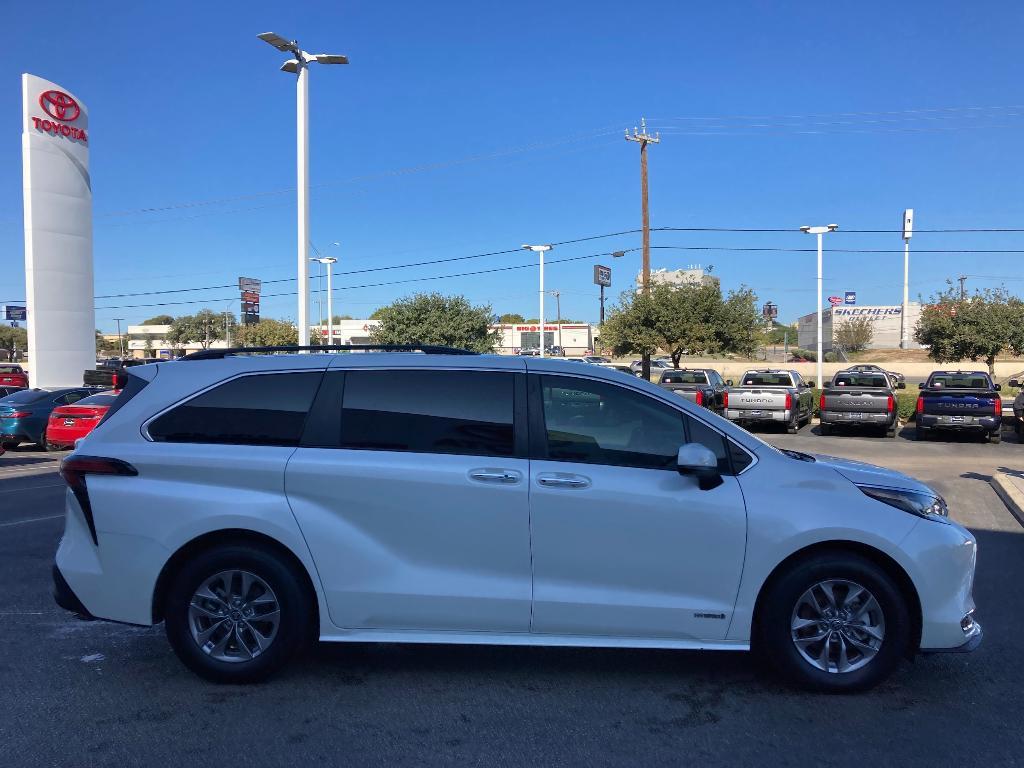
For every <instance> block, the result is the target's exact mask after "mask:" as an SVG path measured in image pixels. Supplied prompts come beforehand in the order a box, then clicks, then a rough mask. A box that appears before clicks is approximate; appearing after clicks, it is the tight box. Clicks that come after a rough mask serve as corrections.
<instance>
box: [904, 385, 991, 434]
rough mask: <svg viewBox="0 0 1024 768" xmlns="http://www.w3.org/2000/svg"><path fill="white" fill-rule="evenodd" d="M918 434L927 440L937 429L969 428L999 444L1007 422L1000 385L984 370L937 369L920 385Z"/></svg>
mask: <svg viewBox="0 0 1024 768" xmlns="http://www.w3.org/2000/svg"><path fill="white" fill-rule="evenodd" d="M918 386H919V387H920V388H921V393H920V395H919V396H918V398H917V414H916V416H915V419H916V421H917V430H916V436H917V439H918V440H926V439H927V438H928V437H929V436H930V435H931V434H932V433H933V432H935V431H937V430H968V431H972V432H977V433H978V434H979V435H981V437H982V439H984V440H987V441H988V442H990V443H998V442H999V441H1000V439H1001V434H1000V428H1001V426H1002V422H1003V402H1002V399H1001V398H1000V397H999V389H1000V387H999V385H998V384H993V383H992V379H991V378H990V377H989V375H988V374H987V373H983V372H981V371H934V372H933V373H932V374H931V376H929V377H928V381H926V382H924V383H923V384H919V385H918Z"/></svg>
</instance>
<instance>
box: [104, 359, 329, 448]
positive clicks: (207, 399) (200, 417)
mask: <svg viewBox="0 0 1024 768" xmlns="http://www.w3.org/2000/svg"><path fill="white" fill-rule="evenodd" d="M322 377H323V373H322V372H320V371H316V372H310V373H274V374H260V375H258V376H243V377H241V378H238V379H233V380H231V381H229V382H226V383H224V384H221V385H220V386H218V387H215V388H214V389H211V390H210V391H208V392H204V393H203V394H201V395H199V396H198V397H194V398H192V399H191V400H189V401H188V402H186V403H183V404H182V405H179V406H178V407H177V408H175V409H174V410H171V411H168V412H167V413H165V414H164V415H163V416H160V417H159V418H157V419H156V420H155V421H153V423H152V424H150V426H149V435H150V437H152V438H153V439H154V440H158V441H163V442H169V443H232V444H244V445H298V442H299V437H300V435H301V434H302V425H303V424H304V423H305V420H306V414H307V413H308V412H309V408H310V406H311V405H312V403H313V396H314V395H315V394H316V389H317V386H318V385H319V384H320V379H321V378H322ZM131 378H135V377H131ZM126 389H127V388H126ZM108 413H109V412H108Z"/></svg>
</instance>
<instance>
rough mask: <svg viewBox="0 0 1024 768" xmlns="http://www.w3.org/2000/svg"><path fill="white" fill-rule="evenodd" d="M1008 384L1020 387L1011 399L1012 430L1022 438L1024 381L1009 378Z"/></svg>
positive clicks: (1023, 436) (1023, 426)
mask: <svg viewBox="0 0 1024 768" xmlns="http://www.w3.org/2000/svg"><path fill="white" fill-rule="evenodd" d="M1010 386H1011V387H1021V388H1022V389H1021V390H1020V392H1018V393H1017V397H1016V398H1014V400H1013V431H1014V432H1016V433H1017V437H1020V438H1024V381H1022V380H1020V379H1010Z"/></svg>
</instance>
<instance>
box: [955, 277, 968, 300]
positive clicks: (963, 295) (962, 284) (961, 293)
mask: <svg viewBox="0 0 1024 768" xmlns="http://www.w3.org/2000/svg"><path fill="white" fill-rule="evenodd" d="M957 280H959V281H960V301H963V300H964V297H965V296H966V293H965V292H964V283H966V282H967V275H960V277H958V278H957Z"/></svg>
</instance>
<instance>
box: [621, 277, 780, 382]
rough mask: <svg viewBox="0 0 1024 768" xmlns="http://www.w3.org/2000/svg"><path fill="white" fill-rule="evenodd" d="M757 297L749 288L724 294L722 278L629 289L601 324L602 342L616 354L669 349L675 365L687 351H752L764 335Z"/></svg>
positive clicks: (744, 353) (704, 352) (701, 352)
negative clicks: (640, 290) (645, 289)
mask: <svg viewBox="0 0 1024 768" xmlns="http://www.w3.org/2000/svg"><path fill="white" fill-rule="evenodd" d="M756 303H757V297H756V296H755V295H754V293H753V291H751V290H749V289H748V288H741V289H740V290H738V291H731V292H730V293H729V294H728V296H727V297H725V298H723V297H722V291H721V288H720V287H719V286H718V285H717V284H711V285H666V284H657V285H655V286H653V287H652V288H651V292H650V294H649V295H645V294H642V293H640V294H637V293H633V292H629V291H627V292H626V293H623V294H622V296H621V297H620V299H619V304H618V305H617V306H616V307H615V308H614V309H612V311H611V313H610V314H609V317H608V319H607V320H606V321H605V324H604V325H603V326H602V327H601V342H602V344H605V345H608V346H611V348H612V351H613V352H614V354H617V355H622V354H629V353H633V354H636V353H639V354H643V353H645V352H646V353H648V354H653V353H654V352H656V351H658V350H659V349H664V350H665V351H667V352H668V353H669V354H670V355H671V356H672V363H673V365H674V366H676V367H679V360H680V358H681V357H682V355H683V354H684V353H689V354H708V353H710V354H716V353H722V352H734V353H738V354H743V355H747V356H750V355H752V354H753V353H754V352H755V351H756V350H757V347H758V343H759V341H760V336H761V331H760V329H761V326H762V320H761V317H760V315H759V314H758V311H757V306H756Z"/></svg>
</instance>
